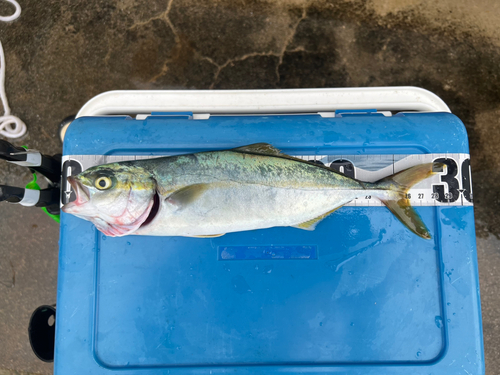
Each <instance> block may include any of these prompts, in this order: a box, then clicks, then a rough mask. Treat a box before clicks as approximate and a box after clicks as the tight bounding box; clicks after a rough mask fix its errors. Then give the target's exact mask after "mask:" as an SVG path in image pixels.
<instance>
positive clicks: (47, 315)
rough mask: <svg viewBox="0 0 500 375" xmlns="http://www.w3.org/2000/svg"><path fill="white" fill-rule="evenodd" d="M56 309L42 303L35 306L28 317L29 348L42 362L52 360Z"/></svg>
mask: <svg viewBox="0 0 500 375" xmlns="http://www.w3.org/2000/svg"><path fill="white" fill-rule="evenodd" d="M55 320H56V309H55V305H54V306H48V305H43V306H40V307H39V308H37V309H36V310H35V311H34V312H33V314H32V315H31V318H30V324H29V327H28V336H29V339H30V344H31V349H32V350H33V352H34V353H35V355H36V356H37V357H38V358H39V359H41V360H42V361H44V362H52V361H54V345H55V342H56V338H55V336H56V324H55Z"/></svg>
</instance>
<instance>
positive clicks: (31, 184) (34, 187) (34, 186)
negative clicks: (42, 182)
mask: <svg viewBox="0 0 500 375" xmlns="http://www.w3.org/2000/svg"><path fill="white" fill-rule="evenodd" d="M26 189H31V190H40V186H39V185H38V184H37V183H36V173H33V181H31V182H28V184H27V185H26ZM41 209H42V210H43V211H44V212H45V213H46V214H47V215H49V216H50V217H51V218H52V219H54V220H55V221H56V222H58V223H60V217H59V215H52V214H51V213H49V212H48V211H47V209H46V208H45V207H41Z"/></svg>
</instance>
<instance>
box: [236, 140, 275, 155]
mask: <svg viewBox="0 0 500 375" xmlns="http://www.w3.org/2000/svg"><path fill="white" fill-rule="evenodd" d="M232 151H237V152H249V153H253V154H264V155H283V154H282V153H281V151H280V150H278V149H277V148H276V147H274V146H272V145H270V144H269V143H254V144H251V145H247V146H241V147H237V148H233V149H232Z"/></svg>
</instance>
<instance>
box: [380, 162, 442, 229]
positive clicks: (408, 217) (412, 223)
mask: <svg viewBox="0 0 500 375" xmlns="http://www.w3.org/2000/svg"><path fill="white" fill-rule="evenodd" d="M442 168H443V164H441V163H427V164H421V165H417V166H415V167H411V168H408V169H405V170H404V171H401V172H398V173H396V174H394V175H392V176H389V177H386V178H384V179H382V180H380V181H378V182H376V183H375V184H373V185H374V188H375V189H377V190H384V191H385V193H384V194H383V195H381V196H380V197H379V199H380V201H381V202H382V203H384V204H385V205H386V206H387V208H388V209H389V210H390V211H391V212H392V213H393V214H394V216H396V217H397V218H398V219H399V220H400V221H401V222H402V223H403V224H404V225H405V226H406V227H407V228H408V229H409V230H411V231H412V232H413V233H415V234H416V235H418V236H420V237H422V238H425V239H430V238H431V235H430V233H429V230H428V229H427V227H426V225H425V224H424V222H423V221H422V219H421V218H420V215H419V214H418V213H417V211H415V209H414V208H413V207H412V206H411V204H410V200H409V199H408V198H407V195H406V194H407V193H408V190H410V188H411V187H412V186H413V185H415V184H416V183H418V182H420V181H422V180H425V179H426V178H428V177H430V176H432V175H433V174H435V172H434V171H438V170H442Z"/></svg>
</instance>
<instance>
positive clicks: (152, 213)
mask: <svg viewBox="0 0 500 375" xmlns="http://www.w3.org/2000/svg"><path fill="white" fill-rule="evenodd" d="M159 211H160V196H159V194H158V192H156V193H155V194H154V196H153V206H152V207H151V210H150V211H149V214H148V217H147V218H146V220H144V222H143V223H142V224H141V226H140V227H139V228H143V227H145V226H147V225H149V224H150V223H151V222H152V221H153V220H154V219H155V217H156V216H157V215H158V212H159Z"/></svg>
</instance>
